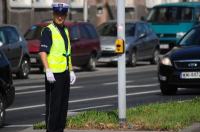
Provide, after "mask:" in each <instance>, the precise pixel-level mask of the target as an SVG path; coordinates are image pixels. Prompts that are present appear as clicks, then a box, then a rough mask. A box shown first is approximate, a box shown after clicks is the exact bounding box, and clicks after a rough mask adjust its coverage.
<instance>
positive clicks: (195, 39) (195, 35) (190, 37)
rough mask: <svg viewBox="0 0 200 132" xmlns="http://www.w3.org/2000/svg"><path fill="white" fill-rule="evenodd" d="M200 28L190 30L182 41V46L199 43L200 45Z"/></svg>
mask: <svg viewBox="0 0 200 132" xmlns="http://www.w3.org/2000/svg"><path fill="white" fill-rule="evenodd" d="M199 34H200V28H196V29H192V30H191V31H190V32H188V33H187V34H186V35H185V37H184V38H183V39H182V40H181V41H180V43H179V45H180V46H193V45H199V46H200V37H199Z"/></svg>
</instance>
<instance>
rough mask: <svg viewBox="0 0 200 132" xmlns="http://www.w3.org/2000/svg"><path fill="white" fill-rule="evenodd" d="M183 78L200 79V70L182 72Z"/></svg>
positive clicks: (181, 76)
mask: <svg viewBox="0 0 200 132" xmlns="http://www.w3.org/2000/svg"><path fill="white" fill-rule="evenodd" d="M180 78H182V79H199V78H200V72H182V73H181V75H180Z"/></svg>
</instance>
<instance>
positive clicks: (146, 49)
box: [97, 21, 159, 66]
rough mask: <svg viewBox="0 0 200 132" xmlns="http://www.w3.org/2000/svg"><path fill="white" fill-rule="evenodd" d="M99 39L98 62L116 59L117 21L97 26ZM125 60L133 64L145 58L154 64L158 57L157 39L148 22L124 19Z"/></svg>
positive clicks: (130, 64)
mask: <svg viewBox="0 0 200 132" xmlns="http://www.w3.org/2000/svg"><path fill="white" fill-rule="evenodd" d="M97 30H98V32H99V35H100V38H101V39H100V40H101V48H102V52H101V57H100V59H99V62H108V63H109V62H114V61H117V54H116V53H115V45H114V43H115V40H116V38H117V22H116V21H110V22H107V23H104V24H102V25H100V26H99V27H98V28H97ZM125 39H126V42H125V43H126V62H127V64H128V65H129V66H135V65H136V63H137V61H139V60H146V61H150V62H151V63H152V64H156V63H157V62H158V58H159V39H158V37H157V36H156V34H155V33H154V32H153V31H152V30H151V28H150V27H149V25H148V23H146V22H142V21H135V22H133V21H126V23H125Z"/></svg>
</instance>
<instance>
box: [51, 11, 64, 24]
mask: <svg viewBox="0 0 200 132" xmlns="http://www.w3.org/2000/svg"><path fill="white" fill-rule="evenodd" d="M66 17H67V13H58V12H54V13H53V20H54V22H55V23H56V24H58V25H63V24H64V21H65V19H66Z"/></svg>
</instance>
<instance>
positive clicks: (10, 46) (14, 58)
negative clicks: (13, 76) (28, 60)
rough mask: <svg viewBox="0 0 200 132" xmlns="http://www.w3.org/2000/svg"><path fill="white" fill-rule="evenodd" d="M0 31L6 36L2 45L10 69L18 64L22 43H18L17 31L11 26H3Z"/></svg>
mask: <svg viewBox="0 0 200 132" xmlns="http://www.w3.org/2000/svg"><path fill="white" fill-rule="evenodd" d="M2 31H3V33H4V35H5V38H6V44H5V46H3V48H4V51H5V54H6V56H7V57H8V60H9V61H10V63H11V67H12V69H15V68H17V66H19V64H20V59H21V56H22V45H21V44H20V36H19V33H18V31H17V29H16V28H15V27H12V26H6V27H3V28H2Z"/></svg>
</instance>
